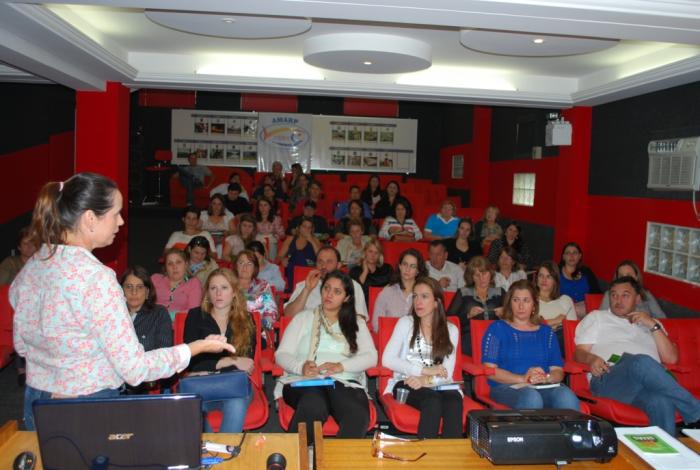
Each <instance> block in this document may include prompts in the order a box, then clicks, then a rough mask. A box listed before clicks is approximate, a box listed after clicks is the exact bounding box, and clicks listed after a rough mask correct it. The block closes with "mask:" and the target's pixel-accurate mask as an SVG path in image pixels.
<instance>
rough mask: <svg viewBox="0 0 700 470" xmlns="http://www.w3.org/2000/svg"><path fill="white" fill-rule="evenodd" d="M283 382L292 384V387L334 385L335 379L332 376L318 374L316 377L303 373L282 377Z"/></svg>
mask: <svg viewBox="0 0 700 470" xmlns="http://www.w3.org/2000/svg"><path fill="white" fill-rule="evenodd" d="M280 382H282V383H283V384H285V385H286V384H290V385H291V386H292V387H295V388H296V387H334V386H335V380H333V379H332V378H331V377H324V376H322V375H318V376H316V377H306V376H303V375H287V376H284V377H281V378H280Z"/></svg>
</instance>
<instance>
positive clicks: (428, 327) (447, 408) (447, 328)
mask: <svg viewBox="0 0 700 470" xmlns="http://www.w3.org/2000/svg"><path fill="white" fill-rule="evenodd" d="M458 341H459V329H458V328H457V327H456V326H455V325H453V324H452V323H448V322H447V317H446V315H445V307H444V297H443V293H442V288H441V287H440V284H438V282H437V281H435V280H434V279H431V278H429V277H423V278H420V279H418V280H417V281H416V284H415V285H414V286H413V306H412V307H411V311H410V312H409V314H408V315H406V316H405V317H402V318H400V319H399V321H398V322H397V323H396V327H395V328H394V332H393V334H392V335H391V339H390V340H389V343H388V344H387V346H386V349H385V350H384V354H383V355H382V365H383V366H384V367H386V368H388V369H391V370H392V371H394V376H393V377H392V378H391V379H390V380H389V383H388V385H387V387H386V389H385V390H384V393H393V395H394V397H396V391H397V390H398V389H400V388H406V389H408V390H409V394H408V399H407V400H406V404H408V405H409V406H412V407H413V408H416V409H417V410H419V411H420V421H419V422H418V437H419V438H421V439H430V438H436V437H438V432H439V430H440V421H442V437H444V438H455V439H456V438H461V437H462V434H463V429H462V394H461V392H460V391H458V390H445V391H438V390H436V389H434V388H433V387H435V386H436V385H440V384H444V383H449V382H451V381H452V374H453V372H454V368H455V361H456V357H457V344H458V343H457V342H458Z"/></svg>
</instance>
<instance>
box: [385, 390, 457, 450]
mask: <svg viewBox="0 0 700 470" xmlns="http://www.w3.org/2000/svg"><path fill="white" fill-rule="evenodd" d="M398 388H406V389H408V390H409V394H408V399H407V400H406V404H407V405H409V406H412V407H413V408H415V409H417V410H418V411H420V420H419V421H418V437H419V438H420V439H435V438H436V437H438V434H439V431H440V420H442V437H444V438H446V439H460V438H462V437H463V434H464V431H463V429H462V405H463V402H462V395H460V394H459V392H458V391H456V390H445V391H442V392H438V391H435V390H433V389H431V388H426V387H421V388H419V389H417V390H414V389H412V388H410V387H409V386H408V385H406V384H404V382H403V381H401V382H398V383H397V384H396V385H395V386H394V398H396V390H397V389H398Z"/></svg>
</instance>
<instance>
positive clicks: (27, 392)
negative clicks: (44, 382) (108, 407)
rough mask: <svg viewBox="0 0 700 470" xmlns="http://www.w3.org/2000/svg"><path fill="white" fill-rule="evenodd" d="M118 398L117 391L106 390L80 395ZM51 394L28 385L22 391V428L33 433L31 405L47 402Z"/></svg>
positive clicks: (114, 389) (34, 428)
mask: <svg viewBox="0 0 700 470" xmlns="http://www.w3.org/2000/svg"><path fill="white" fill-rule="evenodd" d="M118 396H119V389H117V388H106V389H104V390H100V391H99V392H95V393H91V394H90V395H81V396H80V398H115V397H118ZM50 398H51V392H44V391H41V390H37V389H36V388H33V387H31V386H29V385H26V388H25V389H24V427H25V429H26V430H27V431H35V430H36V427H35V426H34V410H33V409H32V404H33V403H34V402H35V401H36V400H49V399H50Z"/></svg>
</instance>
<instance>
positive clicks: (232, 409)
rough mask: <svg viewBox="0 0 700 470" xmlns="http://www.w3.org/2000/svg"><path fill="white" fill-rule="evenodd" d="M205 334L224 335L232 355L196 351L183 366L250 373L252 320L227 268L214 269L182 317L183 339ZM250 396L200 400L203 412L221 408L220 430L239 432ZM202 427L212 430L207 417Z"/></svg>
mask: <svg viewBox="0 0 700 470" xmlns="http://www.w3.org/2000/svg"><path fill="white" fill-rule="evenodd" d="M209 335H225V336H226V340H227V341H228V342H229V343H230V344H232V345H233V347H234V348H236V355H235V356H232V355H230V354H228V353H210V354H200V355H199V356H197V357H193V358H192V360H191V361H190V365H189V367H188V368H187V370H188V371H189V372H190V373H192V374H196V373H203V372H213V371H217V370H231V369H233V370H236V369H237V370H242V371H245V372H248V373H250V372H251V371H252V370H253V367H254V365H255V363H254V361H253V357H254V354H255V343H256V337H255V336H256V334H255V323H254V320H253V318H252V316H251V315H250V313H248V310H247V309H246V304H245V299H244V297H243V295H242V292H241V290H240V288H239V285H238V281H237V280H236V277H235V275H234V274H233V272H231V270H230V269H226V268H221V269H217V270H216V271H214V272H213V273H211V275H210V276H209V279H207V282H206V284H205V285H204V299H203V300H202V305H201V307H195V308H192V309H191V310H190V311H189V313H188V314H187V319H186V320H185V334H184V338H185V342H186V343H189V342H190V341H195V340H198V339H202V338H206V337H207V336H209ZM251 398H252V397H251V396H250V395H249V396H247V397H239V398H229V399H227V400H221V401H207V402H203V403H202V409H203V411H204V412H205V414H206V413H207V412H209V411H213V410H221V411H222V412H223V415H224V416H223V418H222V420H221V428H220V429H219V432H221V433H239V432H241V431H242V430H243V422H244V421H245V415H246V413H247V411H248V405H249V404H250V400H251ZM204 431H205V432H213V431H212V429H211V427H210V426H209V421H208V420H207V419H205V420H204Z"/></svg>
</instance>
